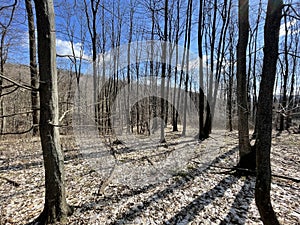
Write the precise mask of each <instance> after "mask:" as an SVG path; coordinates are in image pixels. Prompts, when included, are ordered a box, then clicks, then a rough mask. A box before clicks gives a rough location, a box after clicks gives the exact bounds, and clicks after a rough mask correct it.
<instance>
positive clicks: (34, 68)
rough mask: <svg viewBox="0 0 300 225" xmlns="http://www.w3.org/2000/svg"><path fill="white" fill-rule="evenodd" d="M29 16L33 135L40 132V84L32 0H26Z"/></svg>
mask: <svg viewBox="0 0 300 225" xmlns="http://www.w3.org/2000/svg"><path fill="white" fill-rule="evenodd" d="M25 4H26V11H27V18H28V30H29V32H28V33H29V55H30V80H31V83H30V84H31V87H33V88H34V89H32V90H31V109H32V124H33V126H34V127H33V130H32V134H33V136H36V135H37V134H38V126H37V125H38V123H39V120H38V110H37V108H38V93H37V90H36V89H37V84H38V74H37V64H36V40H35V26H34V16H33V11H32V4H31V0H25Z"/></svg>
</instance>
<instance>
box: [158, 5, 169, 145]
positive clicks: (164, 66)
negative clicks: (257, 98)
mask: <svg viewBox="0 0 300 225" xmlns="http://www.w3.org/2000/svg"><path fill="white" fill-rule="evenodd" d="M164 7H165V8H164V34H163V35H164V36H163V40H164V43H163V46H162V47H163V49H162V68H161V101H160V104H161V124H160V143H164V142H166V139H165V120H164V117H165V116H166V115H165V99H164V96H165V79H166V72H167V62H166V61H167V46H166V42H167V41H168V10H169V7H168V0H165V6H164Z"/></svg>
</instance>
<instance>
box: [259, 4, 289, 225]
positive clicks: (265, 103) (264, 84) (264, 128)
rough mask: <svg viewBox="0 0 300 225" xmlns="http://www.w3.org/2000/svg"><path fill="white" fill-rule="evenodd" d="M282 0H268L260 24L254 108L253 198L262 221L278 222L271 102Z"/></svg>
mask: <svg viewBox="0 0 300 225" xmlns="http://www.w3.org/2000/svg"><path fill="white" fill-rule="evenodd" d="M282 4H283V3H282V1H273V0H269V1H268V8H267V17H266V22H265V28H264V43H265V47H264V61H263V71H262V79H261V83H260V91H259V97H258V109H257V123H256V125H257V139H256V163H257V172H256V176H257V178H256V186H255V201H256V205H257V207H258V210H259V213H260V216H261V219H262V221H263V223H264V224H267V225H268V224H270V225H271V224H272V225H276V224H279V222H278V220H277V218H276V215H275V212H274V210H273V208H272V205H271V199H270V190H271V163H270V151H271V141H272V104H273V88H274V83H275V75H276V63H277V58H278V40H279V29H280V20H281V10H282Z"/></svg>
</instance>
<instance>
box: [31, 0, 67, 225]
mask: <svg viewBox="0 0 300 225" xmlns="http://www.w3.org/2000/svg"><path fill="white" fill-rule="evenodd" d="M35 8H36V17H37V18H36V19H37V31H38V57H39V68H40V106H41V109H40V110H41V111H40V136H41V144H42V150H43V158H44V167H45V192H46V193H45V205H44V210H43V212H42V213H41V215H40V216H39V217H38V218H37V220H36V221H35V222H38V224H47V223H53V222H57V221H60V222H63V223H64V222H66V217H67V216H68V215H69V214H70V213H71V209H70V207H69V206H68V205H67V203H66V197H65V181H64V180H65V174H64V157H63V152H62V151H61V147H60V138H59V130H58V126H57V125H58V116H59V115H58V92H57V69H56V37H55V20H54V7H53V2H52V0H35Z"/></svg>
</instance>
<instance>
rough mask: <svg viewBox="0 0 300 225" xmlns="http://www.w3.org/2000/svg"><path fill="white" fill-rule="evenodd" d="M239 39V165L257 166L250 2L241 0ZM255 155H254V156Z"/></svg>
mask: <svg viewBox="0 0 300 225" xmlns="http://www.w3.org/2000/svg"><path fill="white" fill-rule="evenodd" d="M238 21H239V40H238V46H237V104H238V124H239V125H238V126H239V127H238V130H239V157H240V161H239V167H242V168H248V169H250V168H251V169H253V168H255V157H254V156H255V154H252V155H251V146H250V140H249V128H248V104H247V73H246V52H247V45H248V36H249V2H248V0H239V20H238ZM252 156H253V157H252Z"/></svg>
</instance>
